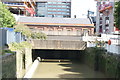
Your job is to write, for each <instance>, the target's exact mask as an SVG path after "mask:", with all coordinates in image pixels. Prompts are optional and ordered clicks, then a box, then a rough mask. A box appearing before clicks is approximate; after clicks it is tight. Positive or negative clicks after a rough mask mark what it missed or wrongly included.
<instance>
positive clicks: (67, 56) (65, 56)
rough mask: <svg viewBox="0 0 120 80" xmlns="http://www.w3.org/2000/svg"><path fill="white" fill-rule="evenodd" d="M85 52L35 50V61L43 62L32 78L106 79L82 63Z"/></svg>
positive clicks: (33, 54)
mask: <svg viewBox="0 0 120 80" xmlns="http://www.w3.org/2000/svg"><path fill="white" fill-rule="evenodd" d="M83 53H84V51H83V50H44V49H35V50H33V53H32V56H33V61H34V59H36V58H37V57H41V62H40V63H39V64H38V66H37V69H36V70H35V72H34V73H33V76H32V78H62V79H64V78H65V79H66V78H68V79H69V78H105V77H106V76H105V75H104V74H102V73H101V72H98V71H94V70H93V69H91V68H90V67H88V66H87V65H86V64H84V63H83V62H82V61H81V54H83Z"/></svg>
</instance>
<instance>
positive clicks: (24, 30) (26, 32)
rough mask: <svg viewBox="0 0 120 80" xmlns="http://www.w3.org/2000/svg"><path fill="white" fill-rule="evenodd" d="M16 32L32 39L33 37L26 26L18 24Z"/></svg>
mask: <svg viewBox="0 0 120 80" xmlns="http://www.w3.org/2000/svg"><path fill="white" fill-rule="evenodd" d="M14 31H15V32H21V33H22V35H24V36H26V37H27V38H30V37H31V31H30V29H29V28H28V27H27V26H25V25H24V24H17V25H16V26H15V30H14Z"/></svg>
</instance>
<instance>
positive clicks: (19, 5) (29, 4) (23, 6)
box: [1, 0, 36, 16]
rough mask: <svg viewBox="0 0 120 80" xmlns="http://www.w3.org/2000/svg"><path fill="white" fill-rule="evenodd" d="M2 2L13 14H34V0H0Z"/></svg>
mask: <svg viewBox="0 0 120 80" xmlns="http://www.w3.org/2000/svg"><path fill="white" fill-rule="evenodd" d="M1 1H2V3H4V4H6V5H7V6H8V9H9V10H10V12H12V13H13V14H17V15H26V16H34V15H35V13H36V12H35V9H36V8H35V5H36V2H35V0H1Z"/></svg>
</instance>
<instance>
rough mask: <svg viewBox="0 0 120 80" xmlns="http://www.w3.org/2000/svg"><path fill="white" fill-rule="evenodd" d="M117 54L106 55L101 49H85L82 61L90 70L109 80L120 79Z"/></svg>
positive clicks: (119, 61) (119, 64)
mask: <svg viewBox="0 0 120 80" xmlns="http://www.w3.org/2000/svg"><path fill="white" fill-rule="evenodd" d="M119 56H120V55H117V54H112V53H107V52H106V51H105V50H104V49H102V48H97V47H95V48H87V49H86V50H85V53H84V54H83V59H84V60H83V61H84V62H85V63H86V64H87V65H89V66H90V67H91V68H93V69H94V70H97V71H101V72H103V73H105V74H106V76H108V77H111V78H120V60H119Z"/></svg>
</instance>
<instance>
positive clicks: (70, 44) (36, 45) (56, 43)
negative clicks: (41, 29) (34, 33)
mask: <svg viewBox="0 0 120 80" xmlns="http://www.w3.org/2000/svg"><path fill="white" fill-rule="evenodd" d="M32 44H33V49H63V50H84V49H85V48H86V43H85V42H83V41H67V40H66V41H63V40H37V39H36V40H32Z"/></svg>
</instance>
